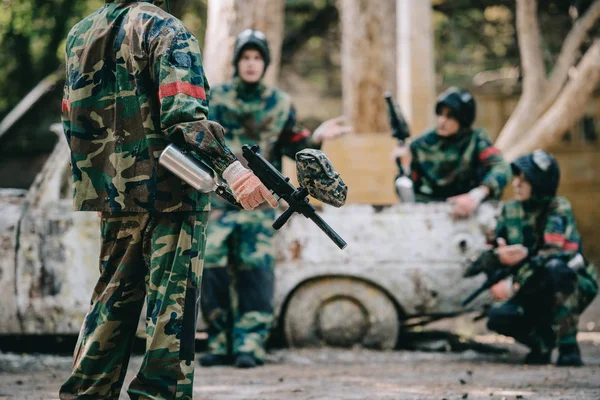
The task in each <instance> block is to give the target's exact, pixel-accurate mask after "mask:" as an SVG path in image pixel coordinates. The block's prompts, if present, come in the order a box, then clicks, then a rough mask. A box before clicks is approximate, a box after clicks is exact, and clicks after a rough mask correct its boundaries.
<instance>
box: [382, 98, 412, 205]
mask: <svg viewBox="0 0 600 400" xmlns="http://www.w3.org/2000/svg"><path fill="white" fill-rule="evenodd" d="M384 97H385V101H386V102H387V105H388V111H389V114H390V125H391V126H392V137H394V138H396V140H398V144H400V145H403V144H404V142H405V141H406V139H407V138H408V137H409V136H410V131H409V130H408V124H407V123H406V120H405V119H404V117H403V116H402V113H401V112H400V110H399V109H398V107H397V106H396V105H395V104H394V101H393V100H392V95H391V93H390V92H385V94H384ZM396 165H397V166H398V176H397V177H396V179H395V185H396V193H398V197H400V200H401V201H402V202H403V203H412V202H414V201H415V192H414V188H413V182H412V180H411V179H410V178H409V177H408V176H406V174H405V171H404V168H402V162H401V160H400V157H396Z"/></svg>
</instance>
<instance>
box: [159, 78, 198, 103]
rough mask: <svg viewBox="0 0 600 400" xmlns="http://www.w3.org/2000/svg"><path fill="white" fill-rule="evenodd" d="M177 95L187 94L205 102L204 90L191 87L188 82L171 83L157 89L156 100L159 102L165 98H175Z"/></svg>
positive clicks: (194, 86)
mask: <svg viewBox="0 0 600 400" xmlns="http://www.w3.org/2000/svg"><path fill="white" fill-rule="evenodd" d="M179 93H183V94H187V95H188V96H192V97H195V98H196V99H200V100H206V91H205V90H204V88H203V87H201V86H196V85H192V84H191V83H189V82H173V83H167V84H164V85H160V86H159V87H158V98H159V99H161V100H162V99H164V98H165V97H170V96H175V95H176V94H179Z"/></svg>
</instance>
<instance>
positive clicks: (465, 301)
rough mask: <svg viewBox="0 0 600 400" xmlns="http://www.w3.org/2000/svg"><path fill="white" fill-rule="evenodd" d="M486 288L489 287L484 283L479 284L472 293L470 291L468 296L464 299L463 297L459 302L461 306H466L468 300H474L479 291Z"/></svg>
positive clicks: (481, 291)
mask: <svg viewBox="0 0 600 400" xmlns="http://www.w3.org/2000/svg"><path fill="white" fill-rule="evenodd" d="M487 289H489V287H488V286H487V285H486V284H483V285H481V286H480V287H479V288H478V289H477V290H476V291H474V292H473V293H471V294H470V295H469V297H467V298H466V299H464V300H463V301H462V302H461V303H460V304H461V305H462V306H463V307H465V306H467V305H468V304H469V303H470V302H472V301H473V300H475V299H476V298H477V297H478V296H479V295H480V294H481V293H483V292H484V291H486V290H487Z"/></svg>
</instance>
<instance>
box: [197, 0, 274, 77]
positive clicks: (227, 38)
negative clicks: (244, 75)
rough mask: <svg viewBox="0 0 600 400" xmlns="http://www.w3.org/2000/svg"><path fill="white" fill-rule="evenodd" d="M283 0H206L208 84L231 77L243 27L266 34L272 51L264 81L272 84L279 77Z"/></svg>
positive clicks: (205, 58) (205, 50)
mask: <svg viewBox="0 0 600 400" xmlns="http://www.w3.org/2000/svg"><path fill="white" fill-rule="evenodd" d="M284 7H285V2H284V0H209V3H208V22H207V29H206V42H205V46H204V60H205V61H204V68H205V72H206V76H207V78H208V82H209V83H210V84H211V85H215V84H218V83H222V82H225V81H227V80H229V79H230V78H231V77H232V76H233V72H234V68H233V65H232V62H231V61H232V57H233V47H234V44H235V38H236V36H237V35H238V33H240V32H241V31H243V30H244V29H246V28H252V29H258V30H261V31H263V32H264V33H265V35H266V36H267V40H268V42H269V49H270V51H271V64H270V65H269V68H268V69H267V73H266V75H265V83H267V84H269V85H273V84H275V83H276V81H277V78H278V76H279V63H280V59H281V44H282V41H283V20H284Z"/></svg>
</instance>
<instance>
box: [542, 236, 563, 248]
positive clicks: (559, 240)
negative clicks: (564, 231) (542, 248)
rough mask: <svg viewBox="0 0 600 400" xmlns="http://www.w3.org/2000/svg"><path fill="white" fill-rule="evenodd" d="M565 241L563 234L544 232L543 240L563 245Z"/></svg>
mask: <svg viewBox="0 0 600 400" xmlns="http://www.w3.org/2000/svg"><path fill="white" fill-rule="evenodd" d="M566 241H567V239H565V237H564V235H561V234H560V233H546V234H545V235H544V242H546V243H553V244H558V245H561V246H564V245H565V242H566Z"/></svg>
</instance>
